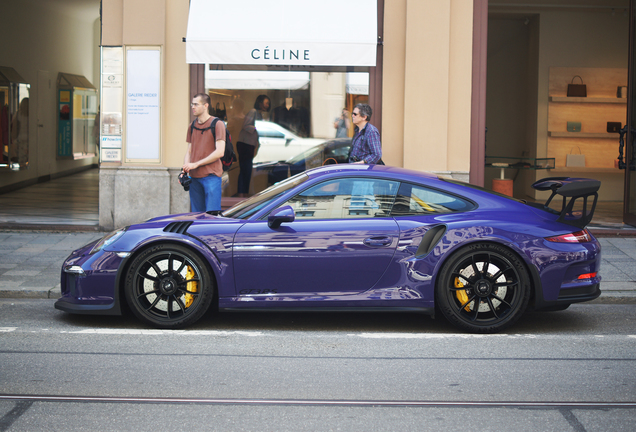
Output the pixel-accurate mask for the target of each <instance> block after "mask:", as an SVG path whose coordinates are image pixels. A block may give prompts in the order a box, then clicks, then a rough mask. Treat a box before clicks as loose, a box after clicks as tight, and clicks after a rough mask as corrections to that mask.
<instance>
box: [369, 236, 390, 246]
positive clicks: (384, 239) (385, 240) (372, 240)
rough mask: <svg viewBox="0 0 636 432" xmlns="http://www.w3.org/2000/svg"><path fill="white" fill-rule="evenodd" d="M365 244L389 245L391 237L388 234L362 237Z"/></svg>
mask: <svg viewBox="0 0 636 432" xmlns="http://www.w3.org/2000/svg"><path fill="white" fill-rule="evenodd" d="M363 243H364V244H365V245H367V246H372V247H384V246H390V245H391V243H393V237H390V236H374V237H369V238H366V239H364V242H363Z"/></svg>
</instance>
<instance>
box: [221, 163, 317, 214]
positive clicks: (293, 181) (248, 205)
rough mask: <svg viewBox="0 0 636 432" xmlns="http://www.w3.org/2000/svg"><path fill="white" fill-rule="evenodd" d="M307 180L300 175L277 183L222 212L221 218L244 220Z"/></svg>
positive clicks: (303, 175)
mask: <svg viewBox="0 0 636 432" xmlns="http://www.w3.org/2000/svg"><path fill="white" fill-rule="evenodd" d="M308 178H309V177H308V176H307V174H305V173H300V174H297V175H295V176H293V177H290V178H288V179H285V180H283V181H281V182H278V183H276V184H274V185H273V186H271V187H269V188H267V189H265V190H264V191H262V192H259V193H258V194H256V195H254V196H252V197H250V198H248V199H247V200H245V201H241V202H240V203H238V204H237V205H235V206H234V207H232V208H229V209H227V210H226V211H224V212H223V216H225V217H228V218H234V219H246V218H248V217H250V216H251V215H253V214H254V213H256V212H257V211H259V210H260V209H262V208H263V207H265V206H266V205H267V204H269V203H270V202H272V201H273V200H275V199H276V198H278V197H279V196H280V195H282V194H284V193H285V192H287V191H288V190H289V189H291V188H293V187H296V186H297V185H299V184H301V183H303V182H305V181H306V180H307V179H308Z"/></svg>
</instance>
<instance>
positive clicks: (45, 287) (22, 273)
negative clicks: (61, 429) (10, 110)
mask: <svg viewBox="0 0 636 432" xmlns="http://www.w3.org/2000/svg"><path fill="white" fill-rule="evenodd" d="M103 235H104V233H99V232H83V233H77V232H71V233H67V232H63V233H62V232H53V231H51V232H47V231H38V232H35V231H0V297H4V298H58V297H59V296H60V273H61V268H62V262H63V261H64V259H65V258H66V257H67V256H68V255H69V254H70V253H71V252H72V251H73V250H75V249H77V248H79V247H81V246H83V245H85V244H87V243H89V242H91V241H93V240H96V239H99V238H101V237H102V236H103ZM599 241H600V242H601V245H602V248H603V254H602V256H603V262H602V265H601V277H602V278H603V281H602V282H601V290H602V291H603V294H602V295H601V297H600V298H599V299H597V300H595V302H600V303H635V304H636V237H611V238H600V239H599Z"/></svg>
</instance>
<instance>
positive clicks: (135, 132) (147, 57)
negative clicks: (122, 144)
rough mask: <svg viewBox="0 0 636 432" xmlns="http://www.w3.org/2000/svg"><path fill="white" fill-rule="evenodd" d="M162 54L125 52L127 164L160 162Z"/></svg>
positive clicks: (137, 51)
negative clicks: (132, 161) (132, 162)
mask: <svg viewBox="0 0 636 432" xmlns="http://www.w3.org/2000/svg"><path fill="white" fill-rule="evenodd" d="M160 78H161V53H160V51H159V50H158V49H155V50H151V49H148V50H142V49H128V50H127V51H126V160H129V161H130V160H136V161H140V160H143V161H147V162H159V155H160V148H161V134H160V112H159V101H160V96H161V95H160V89H161V79H160Z"/></svg>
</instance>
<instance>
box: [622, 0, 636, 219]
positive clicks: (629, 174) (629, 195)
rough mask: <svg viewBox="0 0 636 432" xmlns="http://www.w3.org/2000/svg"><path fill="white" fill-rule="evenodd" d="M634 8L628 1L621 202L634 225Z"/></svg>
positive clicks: (635, 81)
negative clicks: (626, 89)
mask: <svg viewBox="0 0 636 432" xmlns="http://www.w3.org/2000/svg"><path fill="white" fill-rule="evenodd" d="M635 50H636V10H635V9H634V1H633V0H632V1H630V7H629V64H628V84H627V88H628V94H627V133H626V134H625V147H624V155H625V201H624V204H623V222H625V223H626V224H630V225H636V171H634V165H635V163H634V162H633V160H634V158H635V157H636V154H634V153H635V152H634V145H633V143H634V139H635V138H636V109H634V108H635V107H634V101H635V100H636V88H635V86H634V84H636V80H634V74H636V55H635V54H636V53H635V52H634V51H635Z"/></svg>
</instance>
